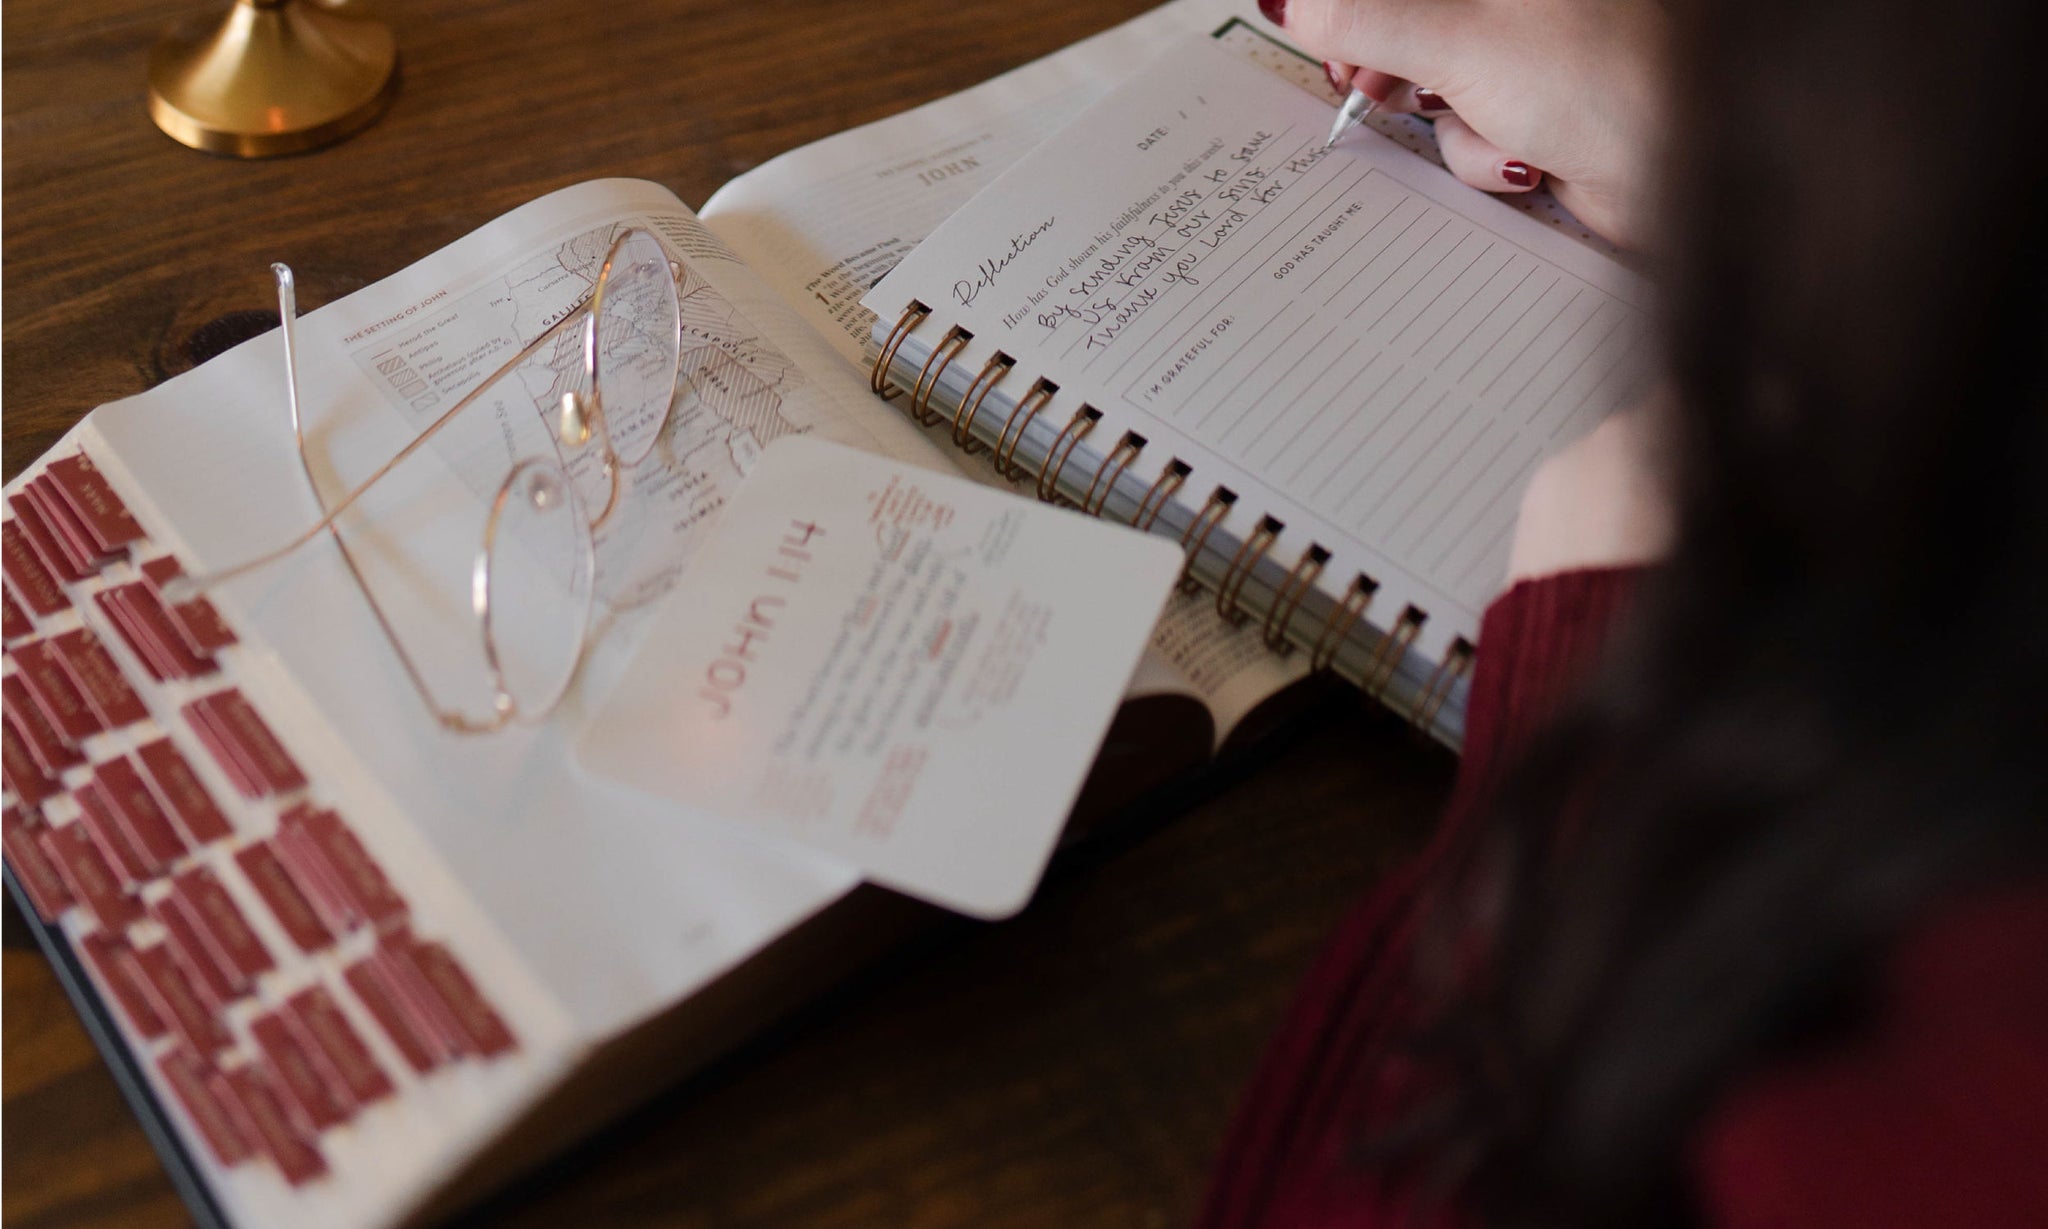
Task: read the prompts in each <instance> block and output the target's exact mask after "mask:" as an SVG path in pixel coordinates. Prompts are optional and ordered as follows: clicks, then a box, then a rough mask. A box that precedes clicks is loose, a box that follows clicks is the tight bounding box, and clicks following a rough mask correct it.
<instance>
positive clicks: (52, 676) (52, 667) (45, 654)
mask: <svg viewBox="0 0 2048 1229" xmlns="http://www.w3.org/2000/svg"><path fill="white" fill-rule="evenodd" d="M14 664H15V665H17V666H19V667H20V668H21V672H20V674H18V675H17V676H16V677H18V678H20V679H21V681H22V683H23V684H24V685H26V686H27V688H28V694H29V698H30V699H32V700H34V701H35V704H36V707H37V708H38V709H39V710H40V711H41V712H42V714H43V719H44V720H46V721H48V722H49V723H50V725H51V727H52V728H53V729H55V730H56V731H57V732H58V733H59V734H62V735H63V736H64V738H65V739H66V741H68V742H72V743H81V742H84V741H85V740H86V739H88V738H90V737H92V736H93V735H95V734H97V733H99V732H100V730H101V728H102V727H101V725H100V720H99V718H98V717H95V716H93V712H92V710H91V709H89V708H87V707H86V705H85V697H84V696H82V695H80V694H79V692H78V688H77V687H76V686H74V685H73V684H72V682H71V676H70V675H68V674H66V673H65V672H64V667H63V665H62V664H61V663H60V662H59V661H58V660H57V653H56V650H54V649H52V648H51V647H50V642H49V641H47V640H31V641H29V642H28V643H27V644H17V645H15V646H14Z"/></svg>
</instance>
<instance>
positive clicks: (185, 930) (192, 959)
mask: <svg viewBox="0 0 2048 1229" xmlns="http://www.w3.org/2000/svg"><path fill="white" fill-rule="evenodd" d="M149 912H150V916H152V917H154V918H155V919H156V920H157V924H158V925H159V926H162V927H163V928H164V946H165V947H168V948H170V949H171V956H172V958H173V959H175V960H176V961H177V962H178V967H179V968H182V969H184V970H185V972H186V974H187V976H188V977H189V978H190V982H189V984H190V985H191V987H192V989H194V990H195V991H197V992H198V993H199V996H200V997H201V998H203V999H205V1000H206V1007H207V1010H208V1011H209V1012H211V1013H216V1014H217V1013H218V1012H219V1011H220V1009H221V1008H223V1007H226V1006H227V1005H228V1004H229V1003H232V1002H234V1001H235V998H236V996H237V994H238V990H239V988H238V987H237V986H236V985H235V982H234V979H233V978H231V977H230V976H229V975H228V970H226V969H223V968H221V966H220V965H218V964H215V963H214V960H213V957H212V956H211V955H209V954H208V953H207V951H206V945H205V944H203V943H201V942H200V939H199V928H198V927H197V926H194V925H193V924H192V915H191V914H189V913H187V912H185V910H184V909H183V908H181V907H180V906H179V905H178V902H177V901H176V899H175V898H173V897H169V896H166V897H162V898H161V899H159V900H158V901H157V902H156V903H155V904H153V905H151V906H150V907H149Z"/></svg>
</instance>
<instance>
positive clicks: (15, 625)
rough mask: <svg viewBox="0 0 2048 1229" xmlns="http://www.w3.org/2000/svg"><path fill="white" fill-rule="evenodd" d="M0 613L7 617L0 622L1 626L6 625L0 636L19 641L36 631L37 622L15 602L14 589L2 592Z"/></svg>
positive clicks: (0, 595) (0, 593) (0, 592)
mask: <svg viewBox="0 0 2048 1229" xmlns="http://www.w3.org/2000/svg"><path fill="white" fill-rule="evenodd" d="M10 579H11V578H10ZM0 612H4V614H5V616H6V617H5V619H4V620H0V624H4V631H0V635H4V636H5V637H6V638H7V639H9V640H19V639H20V638H21V637H23V636H26V635H28V634H29V633H30V632H32V631H34V630H36V625H35V621H34V620H33V619H30V618H29V617H28V612H27V611H26V610H23V609H22V608H21V606H20V604H19V603H17V602H16V601H15V600H14V590H13V588H12V587H9V588H7V589H4V590H0Z"/></svg>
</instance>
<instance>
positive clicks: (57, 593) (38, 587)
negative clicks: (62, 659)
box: [0, 519, 71, 636]
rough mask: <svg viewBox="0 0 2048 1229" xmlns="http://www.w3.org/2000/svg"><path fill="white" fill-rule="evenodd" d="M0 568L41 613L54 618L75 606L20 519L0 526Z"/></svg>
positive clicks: (32, 606) (10, 582)
mask: <svg viewBox="0 0 2048 1229" xmlns="http://www.w3.org/2000/svg"><path fill="white" fill-rule="evenodd" d="M0 569H4V570H5V572H6V574H7V583H8V584H10V585H12V586H13V587H14V592H16V593H18V594H20V595H21V600H22V601H24V602H27V603H28V608H29V609H30V610H33V611H34V612H36V613H37V614H39V615H53V614H56V613H57V612H58V611H60V610H63V609H64V608H65V607H67V606H69V605H71V599H70V598H68V597H65V596H64V588H63V586H62V585H59V584H58V583H57V578H56V577H55V576H53V575H51V573H50V569H49V567H48V566H47V565H46V564H44V563H43V560H42V556H41V555H38V554H37V553H36V551H35V548H34V547H33V546H32V545H31V544H30V542H29V538H28V530H27V529H26V528H25V527H24V526H23V524H22V522H21V521H20V520H19V519H15V520H10V521H8V522H7V523H6V524H5V525H4V526H0ZM13 634H14V633H13V632H9V633H8V635H10V636H12V635H13Z"/></svg>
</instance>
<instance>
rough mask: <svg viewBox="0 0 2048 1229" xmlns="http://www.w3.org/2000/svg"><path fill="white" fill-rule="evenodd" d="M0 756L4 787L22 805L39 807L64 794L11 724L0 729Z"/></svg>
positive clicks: (62, 788) (62, 787)
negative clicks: (44, 802) (52, 797)
mask: <svg viewBox="0 0 2048 1229" xmlns="http://www.w3.org/2000/svg"><path fill="white" fill-rule="evenodd" d="M0 757H4V758H0V764H4V766H5V767H4V772H5V777H6V781H7V788H8V789H11V790H13V791H14V796H15V797H16V798H19V799H21V801H22V802H23V803H24V804H26V805H28V806H31V807H39V806H41V805H43V801H44V799H46V798H49V797H51V796H52V795H55V794H61V793H63V792H64V786H63V785H62V784H60V783H58V782H57V781H56V780H55V779H54V778H53V777H52V776H51V775H50V774H48V773H46V772H44V771H43V766H42V765H41V764H38V763H36V759H35V757H34V756H32V755H30V754H29V753H28V740H27V739H25V738H23V737H22V736H21V735H19V734H17V733H15V731H14V722H12V721H8V722H7V723H6V724H5V725H4V726H0Z"/></svg>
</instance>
